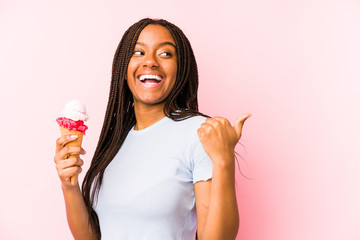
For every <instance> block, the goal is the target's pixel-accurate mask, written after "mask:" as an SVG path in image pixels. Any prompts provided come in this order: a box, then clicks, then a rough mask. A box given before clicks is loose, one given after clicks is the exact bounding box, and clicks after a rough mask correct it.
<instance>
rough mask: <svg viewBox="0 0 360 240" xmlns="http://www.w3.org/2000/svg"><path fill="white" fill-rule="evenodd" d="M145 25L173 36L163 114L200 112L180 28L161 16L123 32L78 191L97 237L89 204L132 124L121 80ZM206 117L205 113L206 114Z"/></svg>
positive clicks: (183, 115) (177, 116)
mask: <svg viewBox="0 0 360 240" xmlns="http://www.w3.org/2000/svg"><path fill="white" fill-rule="evenodd" d="M149 24H156V25H161V26H164V27H166V28H167V29H168V30H169V31H170V33H171V35H172V37H173V38H174V41H175V45H176V52H177V74H176V81H175V84H174V87H173V89H172V90H171V92H170V94H169V96H168V97H167V99H166V100H165V101H166V102H165V106H164V114H165V115H166V116H167V117H169V118H171V119H173V120H174V121H181V120H184V119H187V118H190V117H192V116H196V115H201V116H206V115H204V114H202V113H200V112H199V109H198V101H197V89H198V71H197V64H196V60H195V56H194V53H193V50H192V48H191V45H190V42H189V40H188V39H187V38H186V36H185V34H184V33H183V32H182V31H181V29H180V28H178V27H177V26H175V25H174V24H172V23H170V22H168V21H166V20H163V19H157V20H155V19H150V18H144V19H142V20H140V21H138V22H137V23H135V24H133V25H132V26H131V27H130V28H129V29H128V30H127V31H126V32H125V33H124V35H123V37H122V39H121V41H120V43H119V45H118V47H117V49H116V52H115V55H114V60H113V65H112V76H111V86H110V94H109V100H108V105H107V109H106V114H105V119H104V124H103V127H102V130H101V134H100V138H99V141H98V145H97V147H96V150H95V153H94V156H93V159H92V161H91V165H90V167H89V170H88V171H87V173H86V175H85V178H84V181H83V183H82V194H83V197H84V201H85V204H86V207H87V211H88V213H89V224H90V226H91V228H92V230H93V233H94V234H96V235H97V236H98V237H99V238H100V237H101V231H100V225H99V219H98V217H97V214H96V212H95V211H94V209H93V204H94V201H95V199H96V198H97V195H98V193H99V190H100V187H101V184H102V180H103V176H104V171H105V169H106V167H107V166H108V165H109V163H110V162H111V161H112V159H113V158H114V157H115V155H116V154H117V152H118V151H119V149H120V147H121V145H122V144H123V142H124V140H125V138H126V136H127V134H128V133H129V131H130V130H131V128H132V127H133V126H134V125H135V123H136V118H135V112H134V104H133V103H134V100H133V97H132V93H131V91H130V89H129V87H128V86H127V83H126V81H125V78H126V74H127V68H128V64H129V61H130V58H131V56H132V55H133V51H134V47H135V44H136V42H137V39H138V37H139V35H140V33H141V31H142V30H143V29H144V28H145V27H146V26H147V25H149ZM206 117H207V116H206Z"/></svg>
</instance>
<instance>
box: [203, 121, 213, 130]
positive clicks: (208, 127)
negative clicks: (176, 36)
mask: <svg viewBox="0 0 360 240" xmlns="http://www.w3.org/2000/svg"><path fill="white" fill-rule="evenodd" d="M213 124H214V123H209V122H204V123H202V124H201V126H200V128H202V129H203V130H204V131H205V132H208V131H210V130H211V129H212V128H213V127H214V125H213Z"/></svg>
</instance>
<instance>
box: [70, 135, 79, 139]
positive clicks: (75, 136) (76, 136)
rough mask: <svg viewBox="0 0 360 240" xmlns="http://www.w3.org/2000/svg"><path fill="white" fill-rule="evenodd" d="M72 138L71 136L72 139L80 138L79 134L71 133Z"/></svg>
mask: <svg viewBox="0 0 360 240" xmlns="http://www.w3.org/2000/svg"><path fill="white" fill-rule="evenodd" d="M70 138H71V139H77V138H78V135H71V136H70Z"/></svg>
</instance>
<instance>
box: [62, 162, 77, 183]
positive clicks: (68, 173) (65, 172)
mask: <svg viewBox="0 0 360 240" xmlns="http://www.w3.org/2000/svg"><path fill="white" fill-rule="evenodd" d="M81 172H82V168H81V167H78V166H74V167H70V168H65V169H62V170H61V171H59V178H60V179H61V180H62V181H68V182H70V178H71V177H72V176H76V175H79V174H80V173H81Z"/></svg>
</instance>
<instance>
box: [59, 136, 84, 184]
mask: <svg viewBox="0 0 360 240" xmlns="http://www.w3.org/2000/svg"><path fill="white" fill-rule="evenodd" d="M76 138H77V135H64V136H62V137H60V138H58V139H57V140H56V151H55V157H54V161H55V164H56V169H57V172H58V175H59V178H60V180H61V183H62V185H63V187H66V188H71V187H75V186H78V175H79V173H81V171H82V169H81V166H82V165H83V164H84V161H83V160H82V159H80V157H79V154H81V155H84V154H85V150H84V149H83V148H81V147H71V146H66V144H67V143H68V142H71V141H74V140H75V139H76ZM74 154H77V155H75V156H71V157H69V158H67V157H68V156H70V155H74ZM71 176H75V184H74V185H72V184H71V182H70V177H71Z"/></svg>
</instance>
